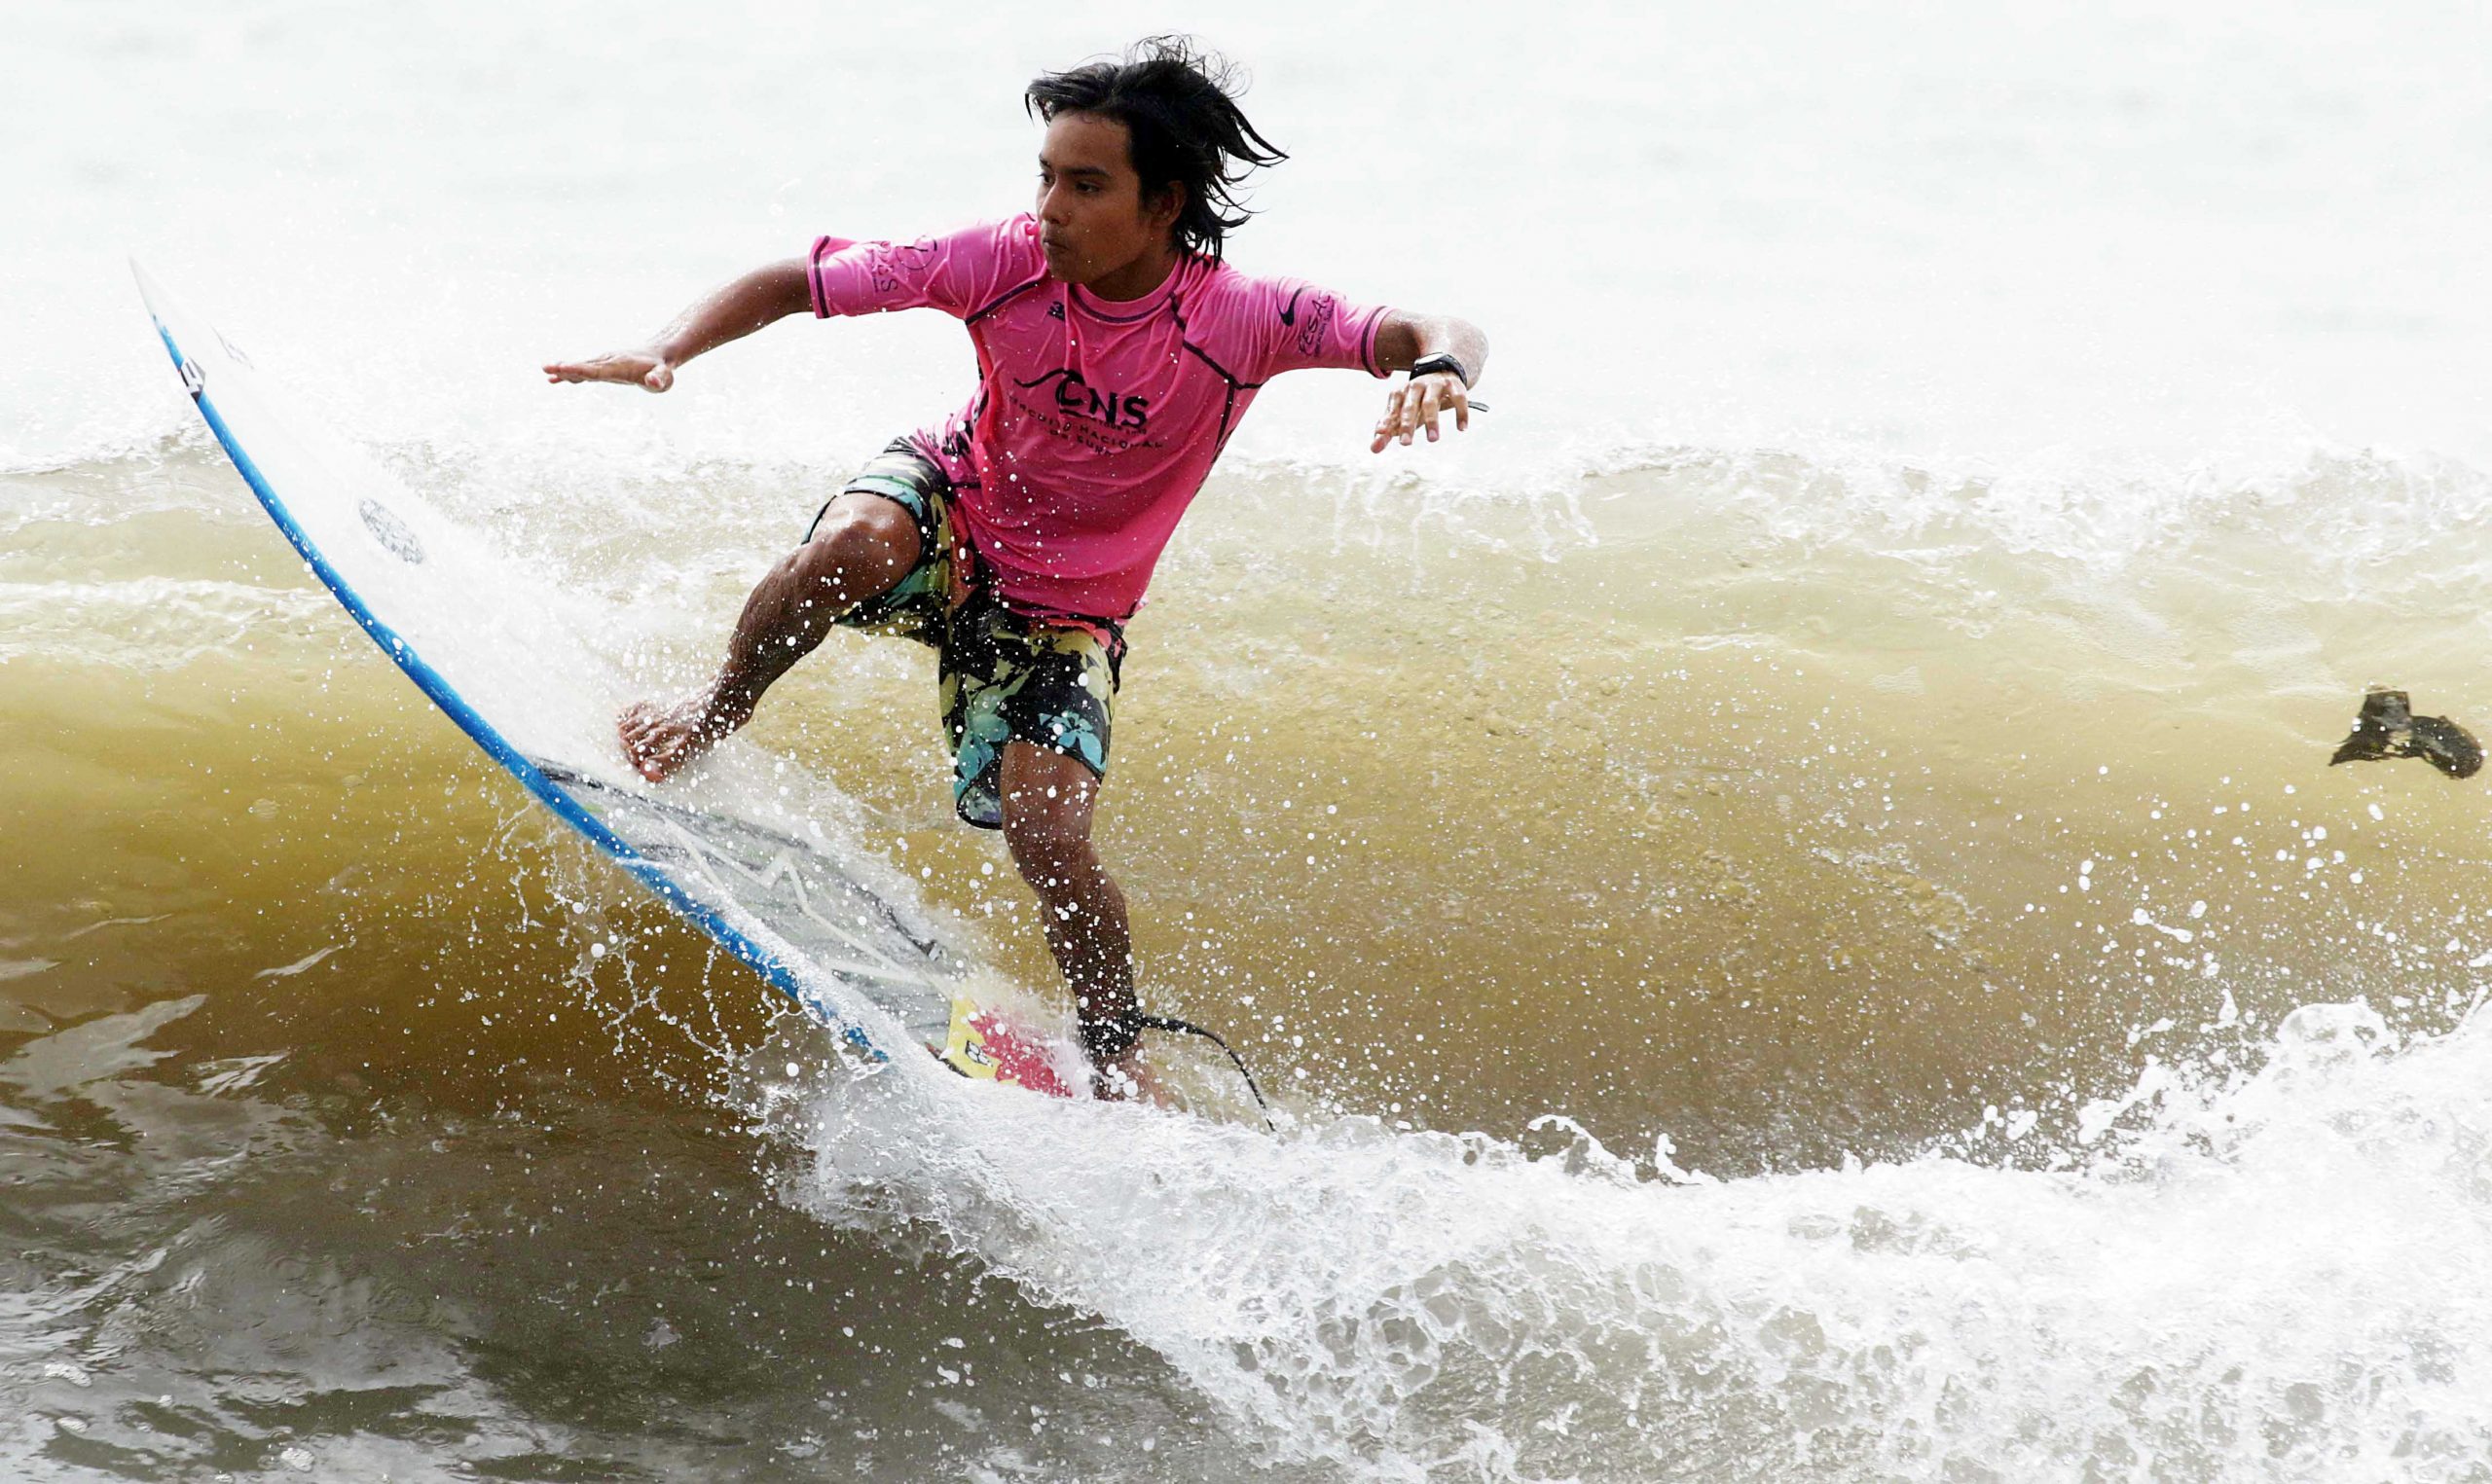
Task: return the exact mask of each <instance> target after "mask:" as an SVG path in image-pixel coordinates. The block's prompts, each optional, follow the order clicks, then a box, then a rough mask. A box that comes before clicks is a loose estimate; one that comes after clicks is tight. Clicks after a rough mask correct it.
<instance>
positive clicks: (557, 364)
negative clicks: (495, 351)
mask: <svg viewBox="0 0 2492 1484" xmlns="http://www.w3.org/2000/svg"><path fill="white" fill-rule="evenodd" d="M545 380H548V381H621V382H624V383H626V384H637V385H640V386H643V387H646V388H648V389H649V390H650V391H664V390H666V389H667V388H668V387H670V386H673V385H674V384H675V368H674V367H673V366H670V365H668V364H667V361H666V357H664V356H662V355H659V354H658V353H657V352H656V351H654V350H616V351H612V352H609V353H608V354H605V355H601V356H597V357H595V358H593V359H590V360H585V361H554V362H551V363H549V364H547V366H546V367H545ZM1379 447H1381V445H1379Z"/></svg>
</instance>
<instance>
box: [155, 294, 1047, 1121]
mask: <svg viewBox="0 0 2492 1484" xmlns="http://www.w3.org/2000/svg"><path fill="white" fill-rule="evenodd" d="M131 270H132V271H133V272H135V273H136V274H137V278H138V288H139V293H140V296H141V297H142V298H143V299H144V300H145V301H146V304H147V311H148V313H149V315H150V316H152V317H153V318H154V320H155V323H156V330H157V333H158V335H159V336H160V337H161V338H162V339H163V341H164V343H165V352H166V353H167V354H169V355H170V356H171V357H172V359H173V365H174V367H175V369H176V370H177V371H178V372H179V373H180V376H181V379H182V384H183V386H184V387H185V388H186V389H188V391H189V392H190V395H191V398H192V400H193V401H194V402H196V403H197V404H198V407H199V412H200V416H202V417H203V418H205V419H206V422H207V426H208V428H209V430H210V431H211V432H213V433H214V434H215V436H216V441H217V442H218V443H219V444H221V445H223V447H224V449H225V452H226V453H227V454H228V455H229V456H230V457H231V458H232V459H233V460H234V466H235V468H236V469H238V470H239V471H240V473H241V476H242V479H243V481H244V482H245V483H246V484H248V485H249V486H250V488H251V492H252V493H253V494H255V495H257V496H258V498H259V502H260V504H261V506H262V508H264V509H265V510H266V511H267V512H268V515H269V518H270V519H271V520H272V521H274V522H275V524H276V527H277V529H278V530H280V531H282V532H283V533H284V535H285V539H286V540H287V541H288V542H290V543H292V545H293V547H294V549H295V551H296V552H298V553H300V554H301V556H302V558H303V561H304V562H305V563H306V564H307V566H308V567H309V568H310V570H311V573H312V574H313V575H314V576H316V577H317V578H318V579H319V580H320V582H321V583H322V584H323V585H325V586H326V587H327V588H328V590H329V592H330V593H331V594H333V595H334V596H335V597H337V599H338V601H339V602H340V603H341V604H343V605H344V606H345V607H346V610H347V611H348V613H349V614H352V615H353V617H354V620H355V622H356V623H357V624H359V625H361V626H362V628H363V631H364V633H367V634H369V635H371V637H372V639H373V641H374V642H376V643H378V644H379V645H380V646H381V648H382V650H383V651H384V652H385V653H386V654H387V655H388V656H389V658H390V659H392V660H394V661H396V662H397V665H398V668H399V669H400V670H404V671H406V673H407V676H408V678H409V679H411V680H413V681H415V683H416V685H417V687H418V688H419V689H421V691H422V692H423V693H424V695H425V696H427V697H429V698H430V699H431V701H432V703H433V704H434V705H435V706H439V707H440V708H441V709H442V711H443V712H444V713H445V714H447V715H448V716H449V717H450V719H451V720H452V721H454V722H456V723H458V727H459V729H460V730H461V731H463V732H465V733H466V734H467V735H468V736H469V737H470V738H472V739H473V740H474V741H475V742H476V744H477V745H478V746H480V747H482V748H483V749H484V750H485V753H486V755H487V756H489V757H491V758H492V759H493V760H494V761H495V762H496V763H498V764H500V765H501V766H502V767H503V768H504V769H506V770H508V772H509V773H510V775H511V776H512V777H513V778H517V779H518V780H519V782H520V784H521V785H522V786H523V787H525V788H526V789H527V790H528V792H529V793H531V795H533V796H534V797H535V798H536V800H537V801H538V802H539V803H541V804H543V805H544V806H545V807H546V808H547V809H550V810H552V811H553V812H554V814H556V815H557V816H559V817H560V818H561V819H562V820H563V821H564V822H565V823H567V824H568V825H570V826H571V827H572V828H573V829H575V830H577V831H578V832H579V833H580V834H581V835H582V836H584V837H586V838H587V839H588V841H589V842H590V843H591V844H592V845H594V846H596V847H597V849H598V850H600V851H603V852H604V853H605V854H606V855H607V856H609V857H611V858H612V859H613V861H614V862H615V863H616V864H617V865H618V866H620V867H621V868H622V869H623V870H625V871H627V872H629V873H630V874H631V875H632V877H633V878H634V879H635V880H637V881H639V882H640V883H641V885H642V886H644V887H648V888H649V889H650V890H651V891H653V892H655V893H657V895H658V896H659V897H660V898H662V899H663V900H664V901H666V902H667V904H668V905H670V906H672V907H673V908H675V909H676V911H678V912H679V913H680V914H682V915H683V917H685V918H686V919H688V920H689V921H690V922H692V923H695V924H697V925H698V926H699V928H700V929H701V930H702V931H703V932H705V933H707V934H708V935H709V936H710V937H711V938H712V939H714V940H715V941H716V942H717V944H718V945H719V946H720V947H721V948H723V949H725V950H726V951H727V952H728V953H730V954H732V955H734V956H735V957H736V958H737V959H742V960H743V961H744V962H745V963H747V964H750V965H751V967H752V969H753V970H754V972H756V973H758V974H759V975H760V976H761V977H762V978H763V979H764V980H765V981H767V982H768V983H769V984H771V985H772V986H774V987H775V988H777V989H778V990H780V991H782V992H784V993H785V994H787V995H788V996H789V997H791V998H792V999H794V1000H795V1001H796V1002H797V1003H798V1004H799V1005H801V1006H803V1007H804V1008H805V1009H806V1010H807V1011H809V1012H811V1013H812V1014H813V1015H814V1016H815V1017H816V1018H818V1019H819V1020H821V1021H822V1023H823V1024H825V1025H826V1026H828V1027H830V1028H832V1029H833V1030H834V1031H836V1032H838V1034H839V1035H840V1036H842V1037H843V1038H844V1039H845V1040H846V1041H847V1042H848V1044H849V1045H850V1046H851V1047H853V1048H854V1049H855V1050H856V1051H857V1052H859V1053H861V1054H862V1055H864V1056H866V1057H869V1058H873V1059H876V1060H885V1061H887V1060H890V1059H892V1058H893V1057H894V1056H895V1055H896V1054H897V1053H898V1050H899V1048H901V1047H903V1046H905V1045H907V1044H909V1043H911V1042H914V1043H916V1044H918V1045H922V1046H925V1047H927V1048H928V1049H929V1050H931V1051H933V1052H934V1053H935V1054H936V1055H937V1056H940V1057H942V1059H943V1060H945V1061H946V1062H949V1063H951V1064H952V1065H953V1066H954V1068H956V1069H958V1070H961V1071H964V1072H966V1073H968V1074H970V1075H971V1076H976V1077H987V1078H997V1079H999V1080H1004V1081H1008V1082H1021V1083H1023V1084H1024V1085H1028V1086H1033V1087H1036V1088H1039V1089H1041V1090H1044V1091H1049V1092H1056V1093H1058V1094H1059V1095H1061V1094H1062V1093H1063V1091H1064V1087H1065V1084H1066V1083H1067V1082H1068V1081H1071V1080H1072V1079H1071V1078H1059V1077H1056V1076H1053V1075H1050V1074H1049V1073H1050V1072H1053V1071H1069V1070H1071V1068H1070V1067H1069V1066H1068V1065H1066V1064H1065V1062H1064V1056H1065V1055H1066V1054H1067V1053H1069V1052H1070V1048H1069V1047H1066V1046H1065V1045H1064V1044H1063V1040H1062V1037H1061V1036H1060V1035H1047V1034H1044V1033H1042V1032H1036V1031H1033V1030H1031V1029H1030V1025H1029V1022H1028V1019H1027V1018H1026V1016H1022V1015H1018V1014H1011V1013H1007V1012H1004V1011H1001V1010H998V1009H996V1008H994V1007H992V1006H988V1005H983V1004H981V1003H979V1002H978V1000H977V998H976V997H974V996H973V995H972V994H971V989H970V985H969V976H968V975H967V974H966V973H965V972H964V970H963V966H962V964H961V963H960V962H959V961H958V959H956V958H955V956H954V955H952V954H951V953H949V952H947V950H946V948H945V946H944V943H943V941H942V935H941V933H940V932H939V930H938V929H937V927H936V925H935V924H934V922H933V921H932V920H931V918H929V917H927V916H926V915H925V914H923V913H919V912H916V911H913V910H911V909H908V908H905V907H902V906H900V905H898V902H899V901H900V900H902V899H903V898H904V897H905V896H906V894H907V893H906V891H905V888H904V887H900V886H898V877H897V874H896V873H895V872H893V871H892V870H891V868H890V866H889V865H888V863H887V862H883V861H881V860H880V859H879V858H878V857H871V856H869V855H867V854H866V853H865V852H863V851H860V850H857V849H855V848H854V847H852V846H847V845H845V844H844V843H843V842H842V841H840V840H838V839H836V838H835V837H833V836H831V835H829V834H826V833H825V831H824V829H823V828H822V826H821V825H820V824H818V823H816V822H814V821H812V820H808V819H803V818H797V817H792V816H786V815H779V814H774V812H773V811H772V810H771V808H770V807H769V806H768V805H767V803H766V801H767V800H768V799H769V798H770V797H771V796H772V794H773V790H771V789H770V788H768V787H766V786H763V785H762V783H761V779H760V778H759V775H758V770H757V769H753V768H750V767H749V768H748V769H747V770H746V772H747V773H748V774H749V775H751V777H748V778H744V779H743V780H742V781H743V782H744V783H745V784H747V785H748V786H742V787H739V786H738V783H739V779H738V778H736V777H735V773H736V769H735V767H734V765H733V763H732V762H731V761H729V760H725V759H722V758H714V759H713V765H712V766H705V769H704V770H703V771H704V772H705V773H710V774H712V775H713V776H712V777H710V778H703V779H693V780H680V779H679V780H678V781H676V782H672V783H669V784H668V785H666V788H665V791H664V793H663V794H661V793H659V792H658V791H656V790H653V789H652V788H651V787H650V785H648V784H647V783H645V782H644V781H643V780H641V778H640V777H639V775H638V774H637V773H635V772H634V771H633V770H632V769H631V768H630V766H629V765H628V764H627V763H626V762H625V760H624V758H623V756H622V752H621V748H620V746H619V744H618V743H617V742H615V739H614V730H613V714H614V706H615V703H616V701H617V700H618V699H619V698H620V697H621V696H623V695H628V694H629V686H628V682H627V681H626V679H625V677H623V676H622V675H621V674H620V673H619V672H618V671H617V670H615V669H614V667H613V666H612V665H611V664H610V663H609V662H607V661H606V660H605V659H604V658H603V657H602V656H601V655H600V654H599V652H598V651H597V648H596V646H594V645H592V644H590V643H588V642H587V640H586V638H585V636H584V635H583V634H582V633H581V632H580V629H579V626H578V623H577V621H575V620H574V619H572V618H571V617H569V616H568V614H567V613H566V612H565V611H563V609H562V607H561V603H560V595H557V594H549V593H547V592H545V591H544V590H543V589H542V587H541V585H539V584H537V583H535V582H533V581H532V580H531V578H530V577H529V576H528V574H527V573H525V572H524V571H522V570H521V569H520V568H519V567H518V566H517V565H516V563H514V562H512V561H510V560H509V558H508V557H506V556H505V555H504V554H503V553H502V552H501V551H499V550H498V549H496V548H495V547H494V546H493V545H492V544H491V543H489V542H487V541H485V540H483V539H481V538H480V537H479V536H478V535H477V534H476V533H475V532H473V531H471V530H468V529H467V528H465V527H464V526H461V525H458V524H456V523H454V522H452V521H451V520H449V519H448V518H447V517H445V516H443V515H441V514H440V513H439V512H438V511H436V510H435V509H433V508H432V506H431V505H429V504H428V503H427V502H426V501H425V500H424V499H422V498H421V496H420V495H418V494H417V493H416V492H415V491H414V490H412V489H408V488H407V487H406V485H405V484H404V482H402V481H400V480H399V479H397V478H396V477H395V476H393V475H392V474H391V473H390V472H389V471H388V470H387V469H385V468H384V467H383V466H382V465H381V464H380V463H379V462H378V461H376V460H375V459H374V458H373V457H372V456H371V455H370V454H369V453H367V452H364V451H363V450H362V449H360V448H358V447H356V446H355V445H353V444H352V443H349V442H348V441H347V440H345V439H343V438H340V437H338V436H337V435H336V434H335V433H333V432H331V431H330V430H329V429H328V428H326V427H325V426H323V425H322V424H321V423H320V422H319V421H318V420H317V419H316V418H313V417H311V416H306V415H305V414H304V413H303V411H302V410H301V409H300V408H299V407H298V406H297V405H296V404H294V403H293V402H292V401H291V400H289V399H288V398H287V397H286V396H285V394H284V393H283V391H282V389H281V388H279V387H277V386H276V385H275V384H274V383H273V382H272V381H271V380H270V379H269V378H268V377H266V376H264V375H263V374H262V373H261V372H260V370H259V368H258V367H257V366H255V365H254V364H253V363H252V361H251V358H250V356H249V355H248V354H247V353H245V351H244V350H243V349H242V348H241V346H240V345H239V344H237V343H236V342H235V341H234V340H233V339H231V338H229V337H228V336H226V335H224V334H223V333H221V332H220V331H219V330H218V329H217V328H216V327H215V326H213V325H210V324H208V323H206V322H205V321H203V320H201V319H199V318H197V317H195V316H193V315H191V314H189V313H187V312H185V311H184V310H183V309H182V308H180V307H179V306H177V305H176V304H175V303H174V302H173V301H172V300H171V298H170V297H169V296H168V295H166V294H165V290H164V289H163V288H162V287H161V286H160V285H158V284H157V283H156V282H155V281H154V280H153V279H152V278H150V277H149V276H148V274H147V272H146V271H145V270H143V269H140V268H139V267H138V266H137V265H136V264H134V263H133V264H132V265H131ZM721 764H723V773H724V775H725V776H723V777H720V776H717V775H718V774H719V773H720V772H721V768H720V767H719V766H717V765H721ZM756 799H759V800H763V801H765V802H764V803H763V804H759V805H756V804H755V803H753V802H752V801H753V800H756ZM1070 1054H1071V1055H1073V1056H1077V1057H1078V1055H1079V1053H1070ZM1015 1068H1028V1071H1027V1073H1026V1074H1016V1072H1015Z"/></svg>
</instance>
